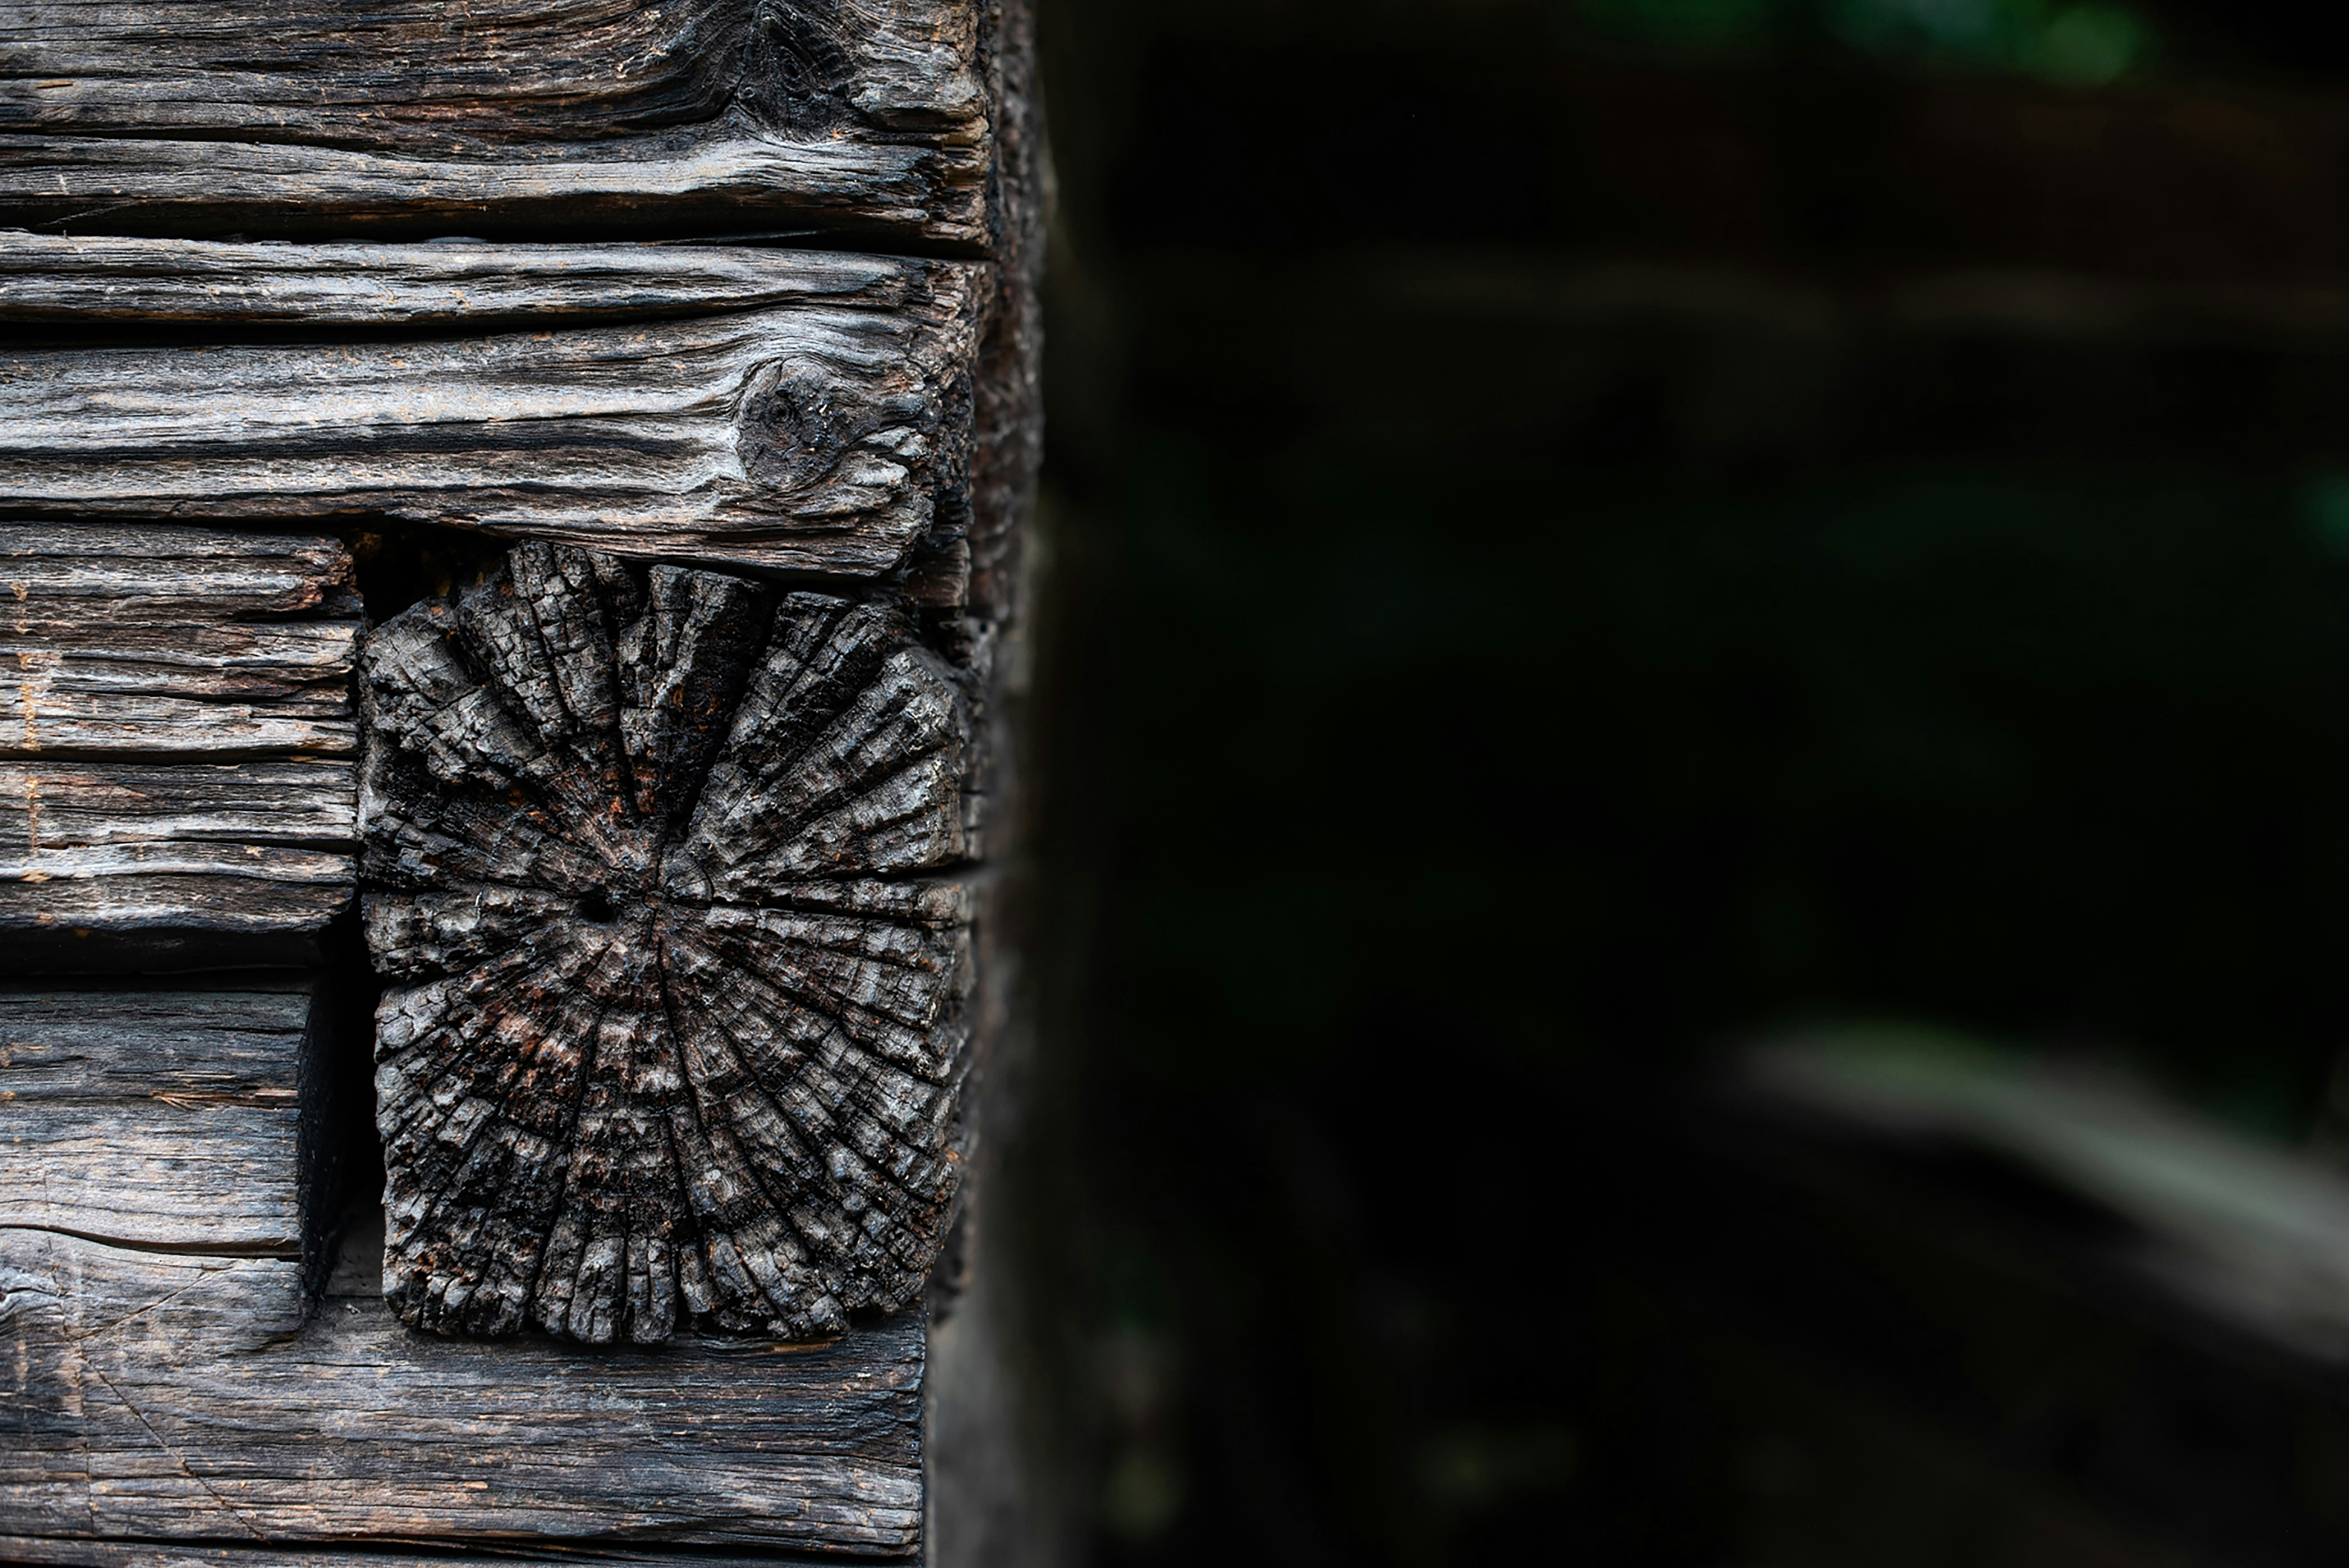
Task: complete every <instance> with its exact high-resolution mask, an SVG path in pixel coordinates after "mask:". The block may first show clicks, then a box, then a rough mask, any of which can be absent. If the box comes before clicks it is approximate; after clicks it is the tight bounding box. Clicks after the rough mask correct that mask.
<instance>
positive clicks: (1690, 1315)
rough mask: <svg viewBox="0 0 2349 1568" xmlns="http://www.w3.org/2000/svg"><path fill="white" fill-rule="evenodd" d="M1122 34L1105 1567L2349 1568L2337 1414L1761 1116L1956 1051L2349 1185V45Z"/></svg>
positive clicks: (1208, 25) (2156, 1310)
mask: <svg viewBox="0 0 2349 1568" xmlns="http://www.w3.org/2000/svg"><path fill="white" fill-rule="evenodd" d="M1041 30H1042V40H1043V49H1044V79H1045V82H1046V85H1047V90H1048V96H1049V106H1050V121H1051V132H1052V137H1053V141H1054V148H1055V160H1056V162H1057V166H1058V173H1059V195H1060V206H1059V214H1058V219H1057V223H1056V227H1055V230H1054V234H1053V249H1052V258H1051V275H1050V284H1049V304H1048V310H1049V321H1050V347H1049V350H1048V368H1047V381H1048V398H1049V403H1050V436H1049V451H1048V459H1047V467H1046V502H1045V509H1046V515H1045V519H1044V523H1045V525H1044V527H1043V529H1042V530H1041V534H1042V543H1041V546H1040V559H1039V562H1038V568H1039V577H1038V581H1039V585H1040V587H1039V593H1040V598H1039V600H1038V603H1039V605H1040V617H1039V621H1038V629H1037V638H1038V654H1039V658H1038V660H1037V670H1038V671H1039V674H1038V680H1039V682H1040V685H1039V690H1038V703H1037V711H1038V714H1039V715H1040V727H1039V729H1038V732H1037V734H1036V736H1035V752H1034V755H1033V757H1032V758H1031V760H1030V765H1029V777H1030V787H1031V789H1032V791H1033V797H1032V808H1033V811H1034V813H1035V816H1036V820H1037V821H1038V822H1039V823H1040V824H1041V825H1042V826H1041V829H1040V832H1041V836H1040V839H1039V840H1038V844H1039V852H1040V856H1041V864H1042V869H1043V872H1044V876H1043V878H1042V887H1043V889H1044V896H1043V899H1042V908H1041V909H1040V914H1039V920H1040V931H1041V932H1042V936H1041V938H1040V940H1039V941H1038V942H1037V944H1036V948H1035V952H1036V962H1035V965H1034V970H1035V972H1034V976H1033V978H1034V982H1035V988H1036V997H1037V1008H1038V1019H1039V1038H1040V1050H1039V1054H1038V1067H1037V1070H1036V1080H1035V1084H1034V1085H1033V1086H1032V1089H1031V1091H1030V1096H1031V1099H1032V1101H1033V1111H1034V1114H1033V1115H1032V1116H1031V1117H1030V1123H1029V1125H1028V1128H1027V1130H1026V1132H1025V1133H1024V1134H1023V1135H1022V1136H1023V1143H1022V1146H1021V1148H1020V1150H1019V1157H1018V1159H1017V1160H1016V1161H1015V1168H1016V1180H1017V1181H1018V1182H1019V1184H1020V1194H1021V1196H1020V1199H1019V1206H1020V1208H1021V1210H1023V1211H1024V1212H1025V1213H1026V1214H1027V1215H1028V1216H1029V1217H1030V1224H1029V1225H1028V1226H1027V1227H1026V1228H1025V1232H1024V1233H1023V1239H1022V1241H1021V1246H1022V1248H1023V1256H1024V1257H1025V1259H1026V1262H1027V1263H1028V1265H1029V1267H1028V1273H1029V1276H1030V1281H1031V1284H1032V1289H1033V1292H1034V1294H1035V1297H1036V1299H1037V1300H1038V1301H1039V1302H1040V1303H1046V1304H1045V1305H1044V1306H1043V1307H1041V1308H1040V1309H1039V1310H1038V1311H1037V1312H1035V1313H1034V1314H1032V1321H1033V1323H1034V1324H1035V1344H1034V1347H1033V1349H1034V1355H1035V1356H1036V1358H1037V1361H1036V1365H1037V1368H1038V1371H1037V1376H1036V1386H1037V1388H1038V1389H1039V1390H1040V1391H1042V1397H1046V1398H1047V1399H1048V1400H1049V1401H1050V1402H1052V1403H1053V1405H1054V1407H1055V1408H1056V1409H1057V1410H1058V1412H1059V1428H1058V1429H1059V1430H1060V1432H1061V1437H1060V1438H1058V1439H1057V1441H1058V1442H1059V1443H1060V1444H1061V1450H1062V1458H1061V1463H1062V1465H1063V1468H1064V1473H1065V1476H1066V1477H1067V1478H1068V1479H1067V1481H1066V1490H1067V1493H1068V1496H1067V1499H1066V1501H1067V1504H1068V1508H1069V1511H1070V1517H1071V1521H1072V1522H1071V1531H1072V1532H1073V1538H1074V1540H1075V1542H1076V1545H1077V1548H1078V1550H1080V1551H1081V1553H1082V1554H1084V1555H1086V1556H1088V1557H1089V1558H1090V1559H1091V1560H1092V1561H1096V1562H1100V1563H1110V1564H1127V1563H1130V1564H1137V1565H1138V1564H1156V1563H1169V1564H1171V1563H1186V1564H1187V1563H1202V1562H1216V1563H1225V1562H1230V1563H1257V1562H1262V1563H1279V1564H1282V1565H1283V1568H1292V1565H1297V1568H1301V1565H1304V1564H1309V1563H1414V1564H1419V1563H1424V1564H1437V1565H1440V1564H1447V1563H1512V1564H1516V1563H1537V1562H1545V1563H1546V1562H1551V1561H1560V1562H1563V1561H1574V1562H1591V1563H1672V1564H1679V1563H1686V1564H1692V1565H1698V1564H1705V1565H1710V1564H1723V1565H1726V1564H1737V1563H1752V1564H1764V1563H1766V1564H1779V1565H1788V1568H1791V1565H1794V1564H1802V1563H1837V1564H1841V1563H1851V1564H1872V1563H1936V1564H1940V1563H1948V1564H1960V1563H2001V1564H2003V1563H2034V1564H2035V1563H2116V1564H2117V1563H2202V1562H2212V1563H2217V1562H2227V1563H2302V1562H2309V1563H2314V1562H2320V1561H2321V1562H2338V1561H2341V1560H2342V1558H2343V1555H2344V1552H2349V1436H2344V1433H2349V1415H2344V1412H2349V1399H2344V1396H2343V1393H2342V1386H2341V1383H2340V1380H2339V1378H2338V1377H2337V1376H2335V1375H2334V1374H2333V1372H2332V1371H2330V1370H2328V1369H2327V1368H2326V1367H2324V1366H2316V1365H2313V1364H2310V1363H2306V1362H2304V1361H2294V1360H2292V1359H2291V1358H2289V1357H2279V1356H2277V1355H2273V1354H2271V1353H2270V1352H2269V1351H2267V1350H2265V1349H2263V1348H2262V1347H2261V1346H2259V1345H2249V1344H2245V1343H2239V1342H2237V1341H2233V1340H2229V1339H2227V1338H2226V1337H2225V1336H2224V1335H2215V1336H2214V1334H2212V1333H2210V1332H2208V1331H2207V1326H2206V1325H2198V1324H2196V1323H2195V1322H2193V1321H2191V1320H2190V1316H2189V1317H2188V1318H2181V1317H2180V1316H2179V1315H2178V1314H2177V1313H2175V1312H2174V1311H2172V1310H2170V1309H2169V1308H2168V1307H2166V1306H2164V1305H2162V1304H2161V1303H2159V1302H2156V1301H2152V1300H2150V1299H2147V1298H2141V1297H2140V1295H2138V1294H2133V1293H2132V1291H2131V1289H2130V1288H2129V1287H2127V1286H2126V1285H2125V1284H2116V1283H2115V1282H2114V1281H2113V1280H2111V1279H2109V1278H2106V1277H2105V1276H2101V1275H2096V1274H2095V1273H2094V1272H2093V1271H2090V1272H2085V1273H2084V1272H2081V1271H2080V1270H2078V1269H2075V1268H2074V1267H2073V1266H2072V1264H2073V1262H2076V1261H2077V1259H2078V1258H2080V1257H2081V1256H2083V1255H2084V1249H2091V1250H2092V1242H2093V1241H2094V1239H2095V1238H2097V1237H2100V1236H2102V1235H2104V1234H2105V1233H2106V1232H2105V1230H2104V1229H2103V1228H2104V1227H2105V1226H2106V1218H2105V1217H2102V1216H2099V1215H2097V1214H2095V1213H2091V1212H2087V1211H2085V1210H2078V1211H2075V1208H2074V1207H2071V1206H2067V1200H2065V1199H2064V1197H2063V1195H2062V1194H2059V1193H2055V1192H2053V1191H2043V1190H2037V1189H2033V1190H2029V1191H2012V1190H2006V1189H2002V1188H2001V1187H2000V1186H1999V1181H2000V1180H2001V1179H1994V1178H1993V1177H1992V1176H1989V1175H1985V1174H1984V1173H1983V1172H1982V1171H1980V1170H1975V1169H1972V1168H1953V1167H1951V1166H1949V1165H1948V1162H1943V1164H1942V1165H1939V1166H1930V1168H1927V1167H1920V1166H1916V1165H1914V1164H1911V1165H1908V1166H1903V1167H1901V1168H1900V1169H1899V1171H1897V1172H1893V1173H1891V1174H1887V1171H1886V1168H1882V1167H1878V1166H1862V1167H1857V1169H1858V1170H1859V1171H1860V1174H1859V1175H1857V1177H1855V1176H1854V1174H1853V1171H1854V1169H1856V1168H1855V1167H1853V1166H1852V1165H1851V1164H1850V1162H1849V1161H1844V1162H1843V1163H1841V1164H1837V1159H1836V1158H1826V1162H1825V1164H1824V1165H1822V1164H1821V1163H1820V1162H1819V1160H1817V1159H1814V1158H1812V1157H1811V1156H1810V1155H1808V1154H1805V1153H1802V1152H1801V1151H1800V1150H1795V1151H1793V1152H1789V1149H1788V1147H1785V1146H1782V1145H1779V1144H1774V1143H1772V1142H1771V1141H1770V1139H1769V1138H1768V1137H1762V1136H1761V1135H1754V1134H1752V1133H1751V1132H1750V1129H1749V1130H1747V1131H1740V1130H1739V1129H1738V1127H1736V1126H1733V1125H1732V1120H1733V1119H1732V1120H1720V1119H1714V1120H1709V1119H1708V1115H1707V1113H1706V1111H1705V1110H1704V1108H1703V1106H1704V1105H1705V1104H1706V1103H1708V1102H1706V1101H1705V1100H1704V1096H1703V1095H1702V1092H1701V1090H1702V1085H1703V1084H1704V1083H1705V1082H1706V1081H1707V1075H1708V1074H1710V1073H1711V1072H1713V1070H1714V1068H1715V1065H1716V1064H1718V1063H1719V1062H1720V1061H1722V1060H1723V1052H1724V1051H1725V1050H1727V1049H1729V1048H1730V1047H1732V1046H1733V1045H1734V1044H1737V1043H1738V1042H1740V1041H1742V1040H1744V1039H1746V1038H1748V1037H1750V1036H1752V1035H1753V1034H1754V1033H1756V1032H1760V1031H1765V1030H1769V1029H1773V1028H1777V1027H1780V1026H1783V1025H1785V1024H1787V1023H1800V1022H1803V1021H1806V1020H1813V1019H1820V1018H1839V1017H1848V1016H1855V1015H1869V1016H1892V1017H1900V1018H1911V1019H1921V1020H1928V1021H1932V1022H1934V1023H1940V1024H1943V1025H1946V1026H1949V1027H1952V1028H1956V1029H1961V1030H1965V1031H1971V1032H1975V1033H1980V1034H1982V1035H1983V1036H1985V1037H1994V1038H1997V1039H2001V1040H2012V1041H2020V1042H2029V1043H2031V1048H2032V1049H2034V1050H2043V1051H2049V1052H2055V1053H2059V1054H2061V1053H2087V1054H2096V1055H2098V1056H2100V1058H2111V1059H2116V1060H2122V1061H2126V1062H2127V1063H2128V1064H2132V1065H2133V1067H2134V1069H2135V1070H2137V1071H2138V1072H2140V1073H2142V1074H2143V1075H2146V1076H2147V1077H2148V1078H2149V1079H2150V1080H2152V1081H2154V1082H2156V1083H2158V1084H2159V1085H2161V1086H2162V1088H2163V1091H2164V1092H2165V1093H2167V1094H2168V1095H2170V1096H2173V1097H2174V1098H2175V1100H2176V1101H2177V1102H2178V1104H2179V1105H2181V1106H2187V1107H2189V1108H2190V1109H2191V1110H2192V1111H2193V1112H2194V1113H2195V1114H2197V1115H2199V1116H2205V1117H2207V1118H2209V1120H2210V1121H2211V1123H2212V1125H2214V1126H2218V1127H2227V1128H2231V1129H2234V1131H2235V1132H2237V1133H2239V1134H2240V1136H2242V1137H2246V1138H2250V1139H2256V1140H2263V1141H2265V1142H2266V1143H2268V1144H2270V1145H2272V1146H2274V1147H2285V1148H2292V1149H2306V1148H2309V1147H2311V1146H2312V1140H2314V1141H2315V1142H2316V1143H2317V1144H2323V1140H2324V1138H2325V1137H2326V1136H2328V1135H2327V1131H2326V1129H2327V1128H2328V1127H2336V1126H2337V1123H2338V1119H2339V1113H2338V1112H2337V1111H2335V1110H2333V1109H2332V1108H2330V1101H2329V1098H2328V1095H2329V1086H2330V1085H2331V1083H2332V1080H2333V1070H2334V1064H2335V1059H2336V1056H2337V1055H2338V1054H2339V1053H2340V1052H2341V1051H2342V1048H2343V1047H2344V1044H2349V986H2344V983H2343V982H2344V973H2343V962H2342V959H2343V955H2344V953H2349V809H2344V807H2349V799H2344V795H2349V8H2344V7H2342V6H2339V5H2324V6H2317V5H2300V4H2286V3H2284V0H2231V3H2226V4H2220V3H2217V0H2127V3H2126V4H2124V3H2122V0H2081V3H2078V4H2072V3H2068V0H2045V3H2044V4H2041V3H2034V0H1044V3H1043V9H1042V13H1041ZM1757 1138H1758V1141H1757ZM2311 1158H2316V1157H2314V1156H2312V1157H2311ZM1820 1171H1825V1172H1826V1174H1824V1175H1821V1174H1819V1172H1820ZM1806 1173H1808V1174H1806ZM1814 1178H1816V1179H1814ZM2010 1185H2011V1184H2010Z"/></svg>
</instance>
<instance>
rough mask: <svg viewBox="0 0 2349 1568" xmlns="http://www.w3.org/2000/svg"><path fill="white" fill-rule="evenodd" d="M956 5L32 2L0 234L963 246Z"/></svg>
mask: <svg viewBox="0 0 2349 1568" xmlns="http://www.w3.org/2000/svg"><path fill="white" fill-rule="evenodd" d="M980 9H981V7H980V6H979V5H977V4H975V3H974V0H860V3H859V4H857V5H854V6H853V7H843V6H840V5H836V4H828V3H821V0H819V3H814V4H802V3H795V4H790V5H776V4H760V3H756V0H669V3H668V4H665V5H652V6H645V5H621V4H614V3H613V0H473V3H472V4H470V5H465V6H463V7H461V8H458V9H456V10H453V11H444V10H442V9H440V8H436V7H418V6H415V5H407V4H403V3H401V0H288V3H287V4H285V5H273V6H269V7H267V8H265V9H256V8H254V7H252V6H249V5H235V4H231V3H228V0H155V3H150V4H129V3H126V0H40V3H38V4H35V5H20V6H17V7H16V8H14V9H13V10H12V11H11V12H10V14H9V16H8V17H7V20H6V22H5V24H0V223H28V224H35V225H50V226H56V227H62V228H70V229H71V230H72V231H73V232H77V233H92V234H98V233H110V234H187V235H205V234H227V233H228V232H230V231H232V230H237V231H244V232H249V233H254V234H386V235H415V236H424V235H431V234H485V235H514V236H518V237H529V238H549V237H560V236H563V235H583V234H616V235H617V234H647V233H677V232H698V233H728V232H732V233H741V232H746V231H750V230H756V231H760V232H767V231H772V230H778V229H789V230H799V231H828V232H832V233H836V234H843V235H848V236H863V237H864V238H866V239H870V240H876V241H883V242H885V243H887V244H889V245H890V246H891V247H892V248H905V247H936V248H945V249H951V250H956V251H959V252H963V253H966V254H972V253H976V252H977V251H978V250H979V249H980V248H981V247H982V246H984V244H986V242H987V239H988V174H989V158H990V135H989V127H988V113H989V105H988V101H987V95H986V92H985V88H984V83H983V80H982V77H983V66H982V61H981V56H982V52H983V49H984V42H983V40H982V37H981V31H982V27H981V16H980V14H979V13H980Z"/></svg>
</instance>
